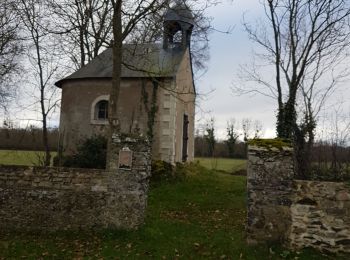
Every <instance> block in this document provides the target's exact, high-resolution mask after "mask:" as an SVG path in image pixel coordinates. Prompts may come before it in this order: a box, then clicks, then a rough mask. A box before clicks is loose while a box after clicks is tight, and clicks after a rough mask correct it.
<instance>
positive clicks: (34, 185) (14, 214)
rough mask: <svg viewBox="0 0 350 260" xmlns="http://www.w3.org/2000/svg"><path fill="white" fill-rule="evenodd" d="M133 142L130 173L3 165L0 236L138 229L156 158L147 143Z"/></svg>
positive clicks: (123, 171)
mask: <svg viewBox="0 0 350 260" xmlns="http://www.w3.org/2000/svg"><path fill="white" fill-rule="evenodd" d="M128 141H130V142H128V143H127V144H126V143H124V144H125V145H127V146H128V148H129V149H130V150H132V151H134V153H133V156H132V168H131V169H130V170H120V169H119V170H118V171H113V172H107V171H104V170H90V169H72V168H45V167H22V166H1V165H0V232H1V231H11V230H19V231H24V230H28V231H33V230H43V231H55V230H78V229H91V228H112V229H133V228H136V227H138V226H139V225H140V224H142V223H143V221H144V216H145V209H146V205H147V192H148V186H149V176H150V157H151V155H150V149H149V146H148V144H147V143H145V142H142V141H135V140H131V139H128ZM120 146H123V145H122V143H120ZM116 160H117V158H116Z"/></svg>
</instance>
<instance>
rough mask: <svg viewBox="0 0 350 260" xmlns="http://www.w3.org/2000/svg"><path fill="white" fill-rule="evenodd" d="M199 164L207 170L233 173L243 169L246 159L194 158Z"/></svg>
mask: <svg viewBox="0 0 350 260" xmlns="http://www.w3.org/2000/svg"><path fill="white" fill-rule="evenodd" d="M195 160H196V161H199V163H200V164H201V165H203V166H204V167H205V168H207V169H209V170H218V171H225V172H229V173H233V172H236V171H239V170H244V169H245V168H246V165H247V161H246V160H241V159H227V158H195Z"/></svg>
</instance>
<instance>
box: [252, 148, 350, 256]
mask: <svg viewBox="0 0 350 260" xmlns="http://www.w3.org/2000/svg"><path fill="white" fill-rule="evenodd" d="M247 188H248V224H247V242H248V243H249V244H257V243H266V242H282V243H283V244H284V245H285V246H287V247H290V248H291V249H300V248H303V247H313V248H315V249H318V250H320V251H327V252H333V253H339V252H345V253H350V185H349V184H348V183H341V182H320V181H305V180H295V179H294V173H293V151H292V149H291V148H281V149H277V148H266V147H256V146H249V148H248V169H247Z"/></svg>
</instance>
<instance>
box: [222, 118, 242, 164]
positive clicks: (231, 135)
mask: <svg viewBox="0 0 350 260" xmlns="http://www.w3.org/2000/svg"><path fill="white" fill-rule="evenodd" d="M226 131H227V139H226V141H225V143H226V145H227V148H228V153H229V156H230V157H231V158H233V156H234V154H235V145H236V142H237V139H238V138H239V136H240V134H239V133H238V132H237V129H236V120H235V119H234V118H232V119H231V120H230V121H228V122H227V127H226Z"/></svg>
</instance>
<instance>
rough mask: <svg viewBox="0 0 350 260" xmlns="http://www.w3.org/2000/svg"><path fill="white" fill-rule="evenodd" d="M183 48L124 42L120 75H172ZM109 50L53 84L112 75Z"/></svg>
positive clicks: (139, 76) (58, 84)
mask: <svg viewBox="0 0 350 260" xmlns="http://www.w3.org/2000/svg"><path fill="white" fill-rule="evenodd" d="M184 53H185V51H184V50H182V49H181V48H176V47H175V48H169V49H167V50H165V49H163V46H162V45H161V44H157V43H153V44H138V45H136V44H124V45H123V66H122V78H149V77H158V78H159V77H174V76H175V75H176V73H177V70H178V68H179V65H180V62H181V60H182V59H183V56H184ZM112 67H113V60H112V49H106V50H105V51H104V52H102V53H101V54H100V55H98V56H97V57H96V58H94V59H93V60H92V61H91V62H89V63H88V64H87V65H85V66H84V67H82V68H80V69H79V70H77V71H76V72H74V73H73V74H71V75H70V76H68V77H66V78H64V79H62V80H60V81H58V82H56V83H55V85H56V86H58V87H61V86H62V83H63V82H64V81H67V80H72V79H87V78H112Z"/></svg>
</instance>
